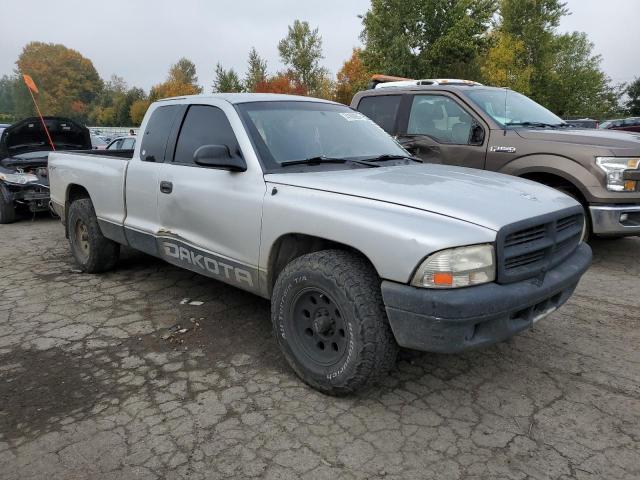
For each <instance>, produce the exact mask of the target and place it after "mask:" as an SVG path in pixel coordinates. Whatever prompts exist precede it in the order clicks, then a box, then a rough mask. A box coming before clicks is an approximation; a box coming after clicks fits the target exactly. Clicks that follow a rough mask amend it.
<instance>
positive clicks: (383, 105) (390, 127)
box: [358, 95, 402, 135]
mask: <svg viewBox="0 0 640 480" xmlns="http://www.w3.org/2000/svg"><path fill="white" fill-rule="evenodd" d="M400 100H402V95H372V96H370V97H364V98H362V99H361V100H360V103H359V104H358V111H359V112H361V113H364V114H365V115H366V116H367V117H369V118H370V119H371V120H373V121H374V122H376V123H377V124H378V125H380V126H381V127H382V129H383V130H384V131H386V132H387V133H389V134H391V135H393V134H395V133H396V132H394V127H395V124H396V117H397V115H398V109H399V108H400Z"/></svg>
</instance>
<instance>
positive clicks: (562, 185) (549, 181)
mask: <svg viewBox="0 0 640 480" xmlns="http://www.w3.org/2000/svg"><path fill="white" fill-rule="evenodd" d="M521 177H522V178H526V179H527V180H533V181H534V182H538V183H542V184H543V185H546V186H548V187H551V188H557V189H558V190H564V191H566V192H568V193H569V194H571V195H572V196H573V197H574V198H575V199H576V200H578V201H579V202H580V203H581V204H582V205H587V199H586V198H585V197H584V195H583V194H582V192H581V191H580V189H579V188H578V187H576V185H575V184H574V183H572V182H570V181H569V180H567V179H566V178H562V177H561V176H559V175H554V174H553V173H544V172H532V173H525V174H524V175H521Z"/></svg>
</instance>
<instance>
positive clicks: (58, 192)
mask: <svg viewBox="0 0 640 480" xmlns="http://www.w3.org/2000/svg"><path fill="white" fill-rule="evenodd" d="M132 157H133V150H113V151H109V152H106V151H105V150H88V151H78V152H73V153H71V152H69V153H61V152H52V153H50V154H49V179H50V182H51V186H52V188H51V201H52V202H53V204H54V207H56V211H59V209H58V207H62V208H64V206H65V199H66V198H67V192H68V191H69V189H71V188H81V189H84V190H86V191H87V192H90V194H91V198H92V199H93V204H94V208H95V210H96V215H97V216H98V218H99V219H101V220H104V221H107V222H112V223H116V224H122V222H123V221H124V218H125V216H126V210H125V199H124V195H125V192H124V185H125V176H126V172H127V167H128V165H129V160H130V159H131V158H132ZM80 185H81V187H80Z"/></svg>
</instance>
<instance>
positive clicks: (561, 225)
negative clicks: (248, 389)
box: [49, 94, 591, 395]
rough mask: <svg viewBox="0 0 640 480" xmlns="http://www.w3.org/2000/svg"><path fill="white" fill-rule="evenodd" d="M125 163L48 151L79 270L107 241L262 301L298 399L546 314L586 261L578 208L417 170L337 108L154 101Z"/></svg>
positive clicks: (103, 257) (524, 184)
mask: <svg viewBox="0 0 640 480" xmlns="http://www.w3.org/2000/svg"><path fill="white" fill-rule="evenodd" d="M140 131H141V132H143V133H142V135H141V138H140V139H139V141H138V142H137V144H136V146H135V150H134V151H133V152H130V151H128V152H127V151H122V152H117V151H116V152H106V151H99V152H92V153H90V154H89V153H84V154H83V153H52V154H51V155H50V159H49V169H50V182H51V198H52V205H53V208H54V209H55V210H56V212H57V213H58V214H59V215H60V218H61V219H62V221H63V223H64V225H65V229H66V234H67V236H68V238H69V243H70V246H71V251H72V253H73V256H74V257H75V259H76V261H77V263H78V264H79V266H80V268H81V269H82V270H84V271H85V272H88V273H96V272H102V271H105V270H108V269H111V268H113V267H114V266H115V265H116V263H117V261H118V254H119V248H120V245H128V246H130V247H133V248H135V249H138V250H141V251H143V252H146V253H148V254H151V255H154V256H157V257H160V258H162V259H164V260H166V261H167V262H169V263H172V264H174V265H177V266H179V267H182V268H186V269H189V270H192V271H195V272H198V273H201V274H203V275H206V276H208V277H212V278H215V279H218V280H220V281H223V282H226V283H229V284H232V285H235V286H237V287H239V288H242V289H245V290H248V291H250V292H253V293H255V294H257V295H260V296H262V297H265V298H268V299H270V300H271V304H272V322H273V329H274V334H275V337H276V338H277V341H278V343H279V345H280V347H281V349H282V351H283V353H284V356H285V357H286V359H287V360H288V362H289V363H290V365H291V366H292V368H293V369H294V370H295V371H296V373H297V374H298V375H299V376H300V377H301V378H302V379H303V380H304V381H305V382H307V383H308V384H309V385H311V386H313V387H314V388H316V389H318V390H320V391H323V392H326V393H329V394H333V395H341V394H348V393H350V392H353V391H355V390H357V389H359V388H362V387H363V386H365V385H367V384H369V383H370V382H372V381H373V380H375V379H376V378H377V377H379V376H380V375H381V374H383V373H384V372H386V371H387V370H388V369H390V368H391V367H392V366H393V364H394V361H395V358H396V353H397V350H398V347H407V348H412V349H417V350H424V351H431V352H442V353H453V352H460V351H463V350H466V349H469V348H473V347H480V346H485V345H489V344H493V343H496V342H499V341H502V340H505V339H507V338H509V337H511V336H513V335H514V334H516V333H517V332H519V331H522V330H524V329H527V328H529V327H531V326H532V325H533V324H534V323H535V322H536V321H538V320H539V319H541V318H543V317H544V316H546V315H548V314H549V313H551V312H553V311H554V310H555V309H557V308H558V307H559V306H561V305H562V304H563V303H564V302H566V300H567V299H568V298H569V296H570V295H571V294H572V292H573V290H574V289H575V287H576V285H577V283H578V281H579V279H580V277H581V275H582V274H583V273H584V272H585V271H586V269H587V268H588V265H589V263H590V260H591V250H590V249H589V246H588V245H586V244H585V243H584V242H583V241H582V239H583V235H584V231H583V230H584V229H583V226H584V221H583V218H582V215H583V210H582V208H581V207H580V205H579V204H578V203H577V202H576V201H575V200H573V199H572V198H570V197H569V196H567V195H564V194H563V193H560V192H558V191H556V190H553V189H551V188H548V187H545V186H543V185H540V184H538V183H534V182H532V181H529V180H524V179H518V178H514V177H511V176H506V175H502V174H497V173H491V172H485V171H480V170H471V169H466V168H459V167H450V166H444V165H431V164H423V163H422V162H421V161H420V160H419V159H417V158H414V157H412V156H410V155H409V154H408V153H407V151H406V150H404V149H403V148H401V147H400V146H399V144H398V143H397V142H396V141H395V140H394V139H393V138H392V137H390V136H389V135H387V134H386V133H385V132H384V131H383V130H382V129H381V128H380V127H378V126H377V125H376V124H375V123H373V122H372V121H371V120H369V119H368V118H367V117H365V116H364V115H362V114H361V113H358V112H355V111H353V110H351V109H349V108H348V107H345V106H344V105H339V104H335V103H332V102H327V101H323V100H317V99H312V98H303V97H292V96H284V95H263V94H222V95H215V96H194V97H182V98H174V99H168V100H163V101H159V102H156V103H154V104H153V105H152V106H151V107H150V108H149V111H148V112H147V114H146V116H145V119H144V121H143V123H142V127H141V130H140Z"/></svg>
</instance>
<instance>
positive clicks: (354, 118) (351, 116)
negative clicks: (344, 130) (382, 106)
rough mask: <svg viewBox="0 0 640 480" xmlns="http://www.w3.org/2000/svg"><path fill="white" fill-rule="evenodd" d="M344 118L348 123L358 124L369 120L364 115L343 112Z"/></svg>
mask: <svg viewBox="0 0 640 480" xmlns="http://www.w3.org/2000/svg"><path fill="white" fill-rule="evenodd" d="M340 115H341V116H342V117H344V118H345V119H346V120H347V121H348V122H357V121H366V120H369V119H368V118H367V117H365V116H364V115H363V114H361V113H358V112H343V113H341V114H340Z"/></svg>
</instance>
